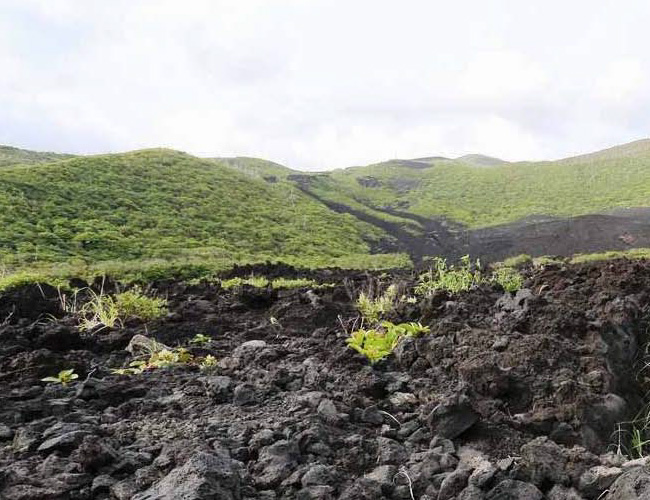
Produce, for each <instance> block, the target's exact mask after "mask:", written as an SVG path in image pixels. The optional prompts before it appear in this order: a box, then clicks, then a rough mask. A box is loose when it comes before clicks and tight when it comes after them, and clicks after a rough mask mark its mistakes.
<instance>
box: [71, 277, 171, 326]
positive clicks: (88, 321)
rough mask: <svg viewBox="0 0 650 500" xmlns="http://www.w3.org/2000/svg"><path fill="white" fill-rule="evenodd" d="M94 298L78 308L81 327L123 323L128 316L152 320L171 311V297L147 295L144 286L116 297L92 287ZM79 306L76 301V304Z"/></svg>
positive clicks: (90, 292) (89, 291)
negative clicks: (168, 301) (96, 290)
mask: <svg viewBox="0 0 650 500" xmlns="http://www.w3.org/2000/svg"><path fill="white" fill-rule="evenodd" d="M88 293H89V294H90V300H88V301H87V302H86V303H85V304H84V305H83V306H81V308H80V309H79V310H78V313H77V315H78V316H79V329H80V330H81V331H100V330H103V329H105V328H115V327H116V326H121V325H122V323H123V321H124V320H126V319H133V318H137V319H141V320H142V321H151V320H154V319H158V318H161V317H163V316H164V315H165V314H167V301H166V300H165V299H162V298H156V297H147V296H146V295H145V294H144V293H143V292H142V290H141V289H140V288H138V287H135V288H133V289H132V290H128V291H125V292H121V293H118V294H116V295H115V296H114V297H112V296H110V295H108V294H105V293H104V291H103V290H102V291H100V292H99V293H97V292H95V291H94V290H92V289H88ZM75 307H76V305H75Z"/></svg>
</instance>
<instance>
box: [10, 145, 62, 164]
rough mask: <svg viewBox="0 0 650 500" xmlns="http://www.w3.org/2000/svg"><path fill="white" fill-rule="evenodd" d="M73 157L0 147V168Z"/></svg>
mask: <svg viewBox="0 0 650 500" xmlns="http://www.w3.org/2000/svg"><path fill="white" fill-rule="evenodd" d="M72 156H73V155H66V154H59V153H41V152H37V151H27V150H26V149H18V148H12V147H10V146H0V167H6V166H8V165H20V164H23V165H29V164H34V163H46V162H51V161H56V160H62V159H64V158H71V157H72Z"/></svg>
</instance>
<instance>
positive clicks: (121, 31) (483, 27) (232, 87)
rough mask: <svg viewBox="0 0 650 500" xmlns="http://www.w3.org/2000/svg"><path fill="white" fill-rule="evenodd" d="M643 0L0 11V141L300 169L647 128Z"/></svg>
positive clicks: (10, 2)
mask: <svg viewBox="0 0 650 500" xmlns="http://www.w3.org/2000/svg"><path fill="white" fill-rule="evenodd" d="M649 24H650V2H648V1H647V0H635V1H632V0H611V1H609V0H571V1H567V0H561V1H559V0H526V1H523V0H455V1H453V2H451V1H449V0H444V1H439V0H399V1H398V0H390V1H384V0H232V1H221V0H0V144H9V145H15V146H19V147H24V148H28V149H37V150H54V151H65V152H73V153H97V152H109V151H125V150H131V149H139V148H145V147H157V146H166V147H172V148H176V149H180V150H184V151H188V152H191V153H194V154H198V155H206V156H208V155H209V156H235V155H242V156H257V157H262V158H267V159H271V160H275V161H278V162H280V163H284V164H286V165H288V166H291V167H294V168H300V169H309V170H317V169H326V168H334V167H343V166H350V165H358V164H367V163H371V162H376V161H380V160H384V159H388V158H413V157H420V156H433V155H445V156H459V155H462V154H466V153H474V152H477V153H478V152H480V153H484V154H488V155H493V156H498V157H501V158H504V159H507V160H523V159H553V158H559V157H564V156H569V155H572V154H577V153H583V152H590V151H593V150H597V149H601V148H604V147H607V146H610V145H614V144H617V143H622V142H627V141H631V140H634V139H639V138H644V137H648V136H650V85H649V83H650V78H649V77H650V50H649V47H650V29H649V28H648V26H649Z"/></svg>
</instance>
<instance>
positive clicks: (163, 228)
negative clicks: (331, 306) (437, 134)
mask: <svg viewBox="0 0 650 500" xmlns="http://www.w3.org/2000/svg"><path fill="white" fill-rule="evenodd" d="M0 185H1V186H2V189H1V190H0V266H3V267H4V268H6V269H8V270H9V271H10V272H12V273H13V272H16V271H22V270H25V269H26V268H28V267H30V268H31V267H34V266H35V267H40V268H43V267H45V265H46V264H50V265H58V266H60V265H61V264H59V263H62V262H77V263H80V264H81V265H85V266H99V265H104V263H113V264H114V265H115V266H116V267H119V266H120V265H121V263H124V262H126V263H129V262H130V263H135V264H131V270H130V271H131V272H134V271H136V272H137V269H138V267H139V265H138V264H137V263H138V262H151V261H158V262H167V261H174V262H176V263H178V264H181V263H183V262H184V261H185V262H192V263H195V264H194V265H197V266H200V265H201V263H202V262H209V261H213V262H221V263H226V262H227V263H229V264H230V265H232V264H234V263H242V262H247V261H248V262H250V261H256V262H263V261H265V260H274V261H277V260H283V261H294V262H297V263H303V264H304V265H305V266H308V267H327V266H341V267H347V266H351V267H356V266H363V267H365V266H366V265H370V266H371V267H374V266H379V267H383V266H385V265H386V262H391V265H393V264H392V263H393V262H395V261H396V260H397V261H399V262H400V263H404V262H405V258H404V256H399V257H398V256H394V255H389V256H385V257H382V256H377V257H376V258H375V257H374V256H372V255H370V248H371V246H372V245H373V244H375V243H376V242H378V241H380V240H386V239H388V240H390V239H391V236H390V235H388V234H386V233H385V232H384V231H383V230H381V229H380V228H377V227H375V226H373V225H371V224H368V223H365V222H362V221H360V220H358V219H356V218H355V217H353V216H352V215H349V214H339V213H336V212H334V211H332V210H330V209H329V208H327V207H326V206H325V205H324V204H322V203H320V202H319V201H317V200H315V199H314V198H312V197H310V196H308V195H306V194H304V193H302V192H301V191H300V190H299V189H297V188H296V186H295V185H294V184H293V183H291V182H288V181H285V180H283V179H279V180H278V182H274V183H269V182H267V181H265V180H263V179H260V178H256V177H251V176H250V175H246V174H245V173H242V172H240V171H239V170H237V169H235V168H232V167H230V166H227V165H224V164H221V163H220V162H218V161H214V160H202V159H199V158H195V157H192V156H190V155H186V154H183V153H179V152H176V151H170V150H147V151H138V152H133V153H126V154H117V155H102V156H92V157H78V158H73V159H69V160H64V161H58V162H55V163H48V164H36V165H31V166H24V165H19V166H7V167H5V168H2V169H0ZM396 257H397V259H396ZM382 259H383V260H382ZM406 260H408V258H406ZM168 269H169V268H167V269H166V270H168ZM154 270H155V267H151V266H150V267H149V271H154ZM161 274H162V275H164V276H166V274H165V273H161ZM194 274H196V273H194ZM145 277H146V278H149V277H150V276H145Z"/></svg>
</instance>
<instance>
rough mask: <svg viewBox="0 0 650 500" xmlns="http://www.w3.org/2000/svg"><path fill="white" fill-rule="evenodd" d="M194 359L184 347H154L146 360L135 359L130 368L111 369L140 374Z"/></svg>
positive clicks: (186, 362)
mask: <svg viewBox="0 0 650 500" xmlns="http://www.w3.org/2000/svg"><path fill="white" fill-rule="evenodd" d="M193 361H194V357H193V356H192V355H191V354H190V353H189V351H188V350H187V349H185V348H183V347H179V348H177V349H168V348H166V347H160V348H157V347H156V348H153V349H152V350H151V351H150V352H149V358H148V359H146V360H134V361H132V362H131V363H129V367H128V368H116V369H113V370H111V371H112V373H114V374H116V375H138V374H140V373H143V372H144V371H146V370H153V369H156V368H168V367H170V366H175V365H187V364H190V363H192V362H193Z"/></svg>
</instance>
